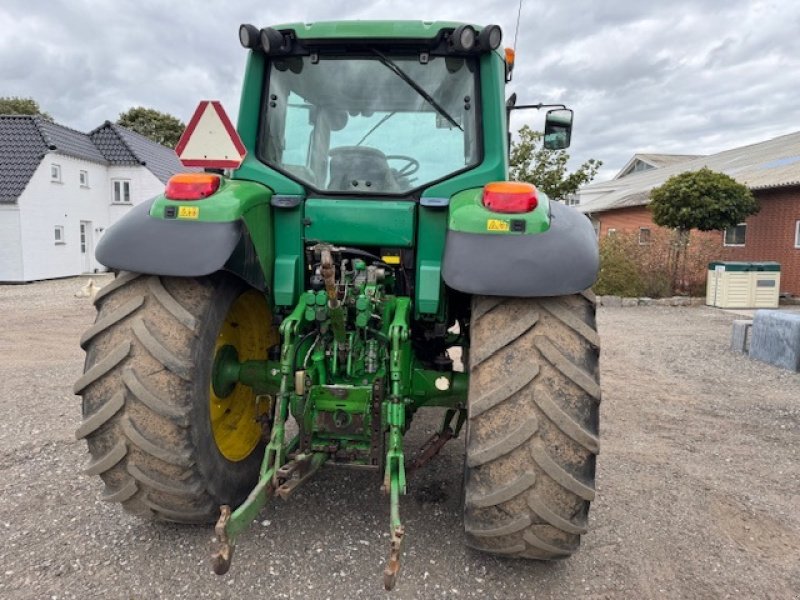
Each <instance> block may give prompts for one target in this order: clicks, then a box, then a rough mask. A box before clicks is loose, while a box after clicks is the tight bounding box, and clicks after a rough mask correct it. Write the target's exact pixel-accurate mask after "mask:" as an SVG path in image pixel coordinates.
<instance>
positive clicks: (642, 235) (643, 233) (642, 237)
mask: <svg viewBox="0 0 800 600" xmlns="http://www.w3.org/2000/svg"><path fill="white" fill-rule="evenodd" d="M649 243H650V228H649V227H639V245H640V246H646V245H647V244H649Z"/></svg>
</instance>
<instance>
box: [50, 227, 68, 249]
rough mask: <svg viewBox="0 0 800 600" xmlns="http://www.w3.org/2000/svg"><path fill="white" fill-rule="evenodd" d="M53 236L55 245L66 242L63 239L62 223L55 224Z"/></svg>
mask: <svg viewBox="0 0 800 600" xmlns="http://www.w3.org/2000/svg"><path fill="white" fill-rule="evenodd" d="M53 237H54V238H55V242H56V245H58V244H66V242H65V241H64V226H63V225H56V226H55V228H54V229H53Z"/></svg>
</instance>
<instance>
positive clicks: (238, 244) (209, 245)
mask: <svg viewBox="0 0 800 600" xmlns="http://www.w3.org/2000/svg"><path fill="white" fill-rule="evenodd" d="M155 200H156V198H153V199H151V200H148V201H146V202H142V203H141V204H137V205H136V206H134V207H133V208H132V209H131V210H130V211H129V212H128V213H127V214H126V215H125V216H124V217H122V218H121V219H120V220H119V221H117V222H116V223H115V224H114V225H112V226H111V227H109V228H108V229H107V230H106V232H105V234H104V235H103V237H102V238H101V239H100V241H99V242H98V244H97V249H96V251H95V256H96V258H97V260H98V262H100V263H101V264H103V265H105V266H106V267H108V268H110V269H115V270H124V271H134V272H136V273H147V274H151V275H166V276H173V277H202V276H203V275H210V274H211V273H214V272H216V271H219V270H222V269H224V268H225V267H226V264H227V263H228V262H229V259H231V258H232V257H234V258H236V260H235V262H236V263H237V265H239V267H238V268H237V269H236V271H235V272H236V274H237V275H239V276H240V277H242V278H243V279H245V280H247V281H248V282H249V283H250V284H251V285H254V286H255V287H257V288H259V289H261V290H263V289H265V282H264V276H263V274H262V273H261V270H260V269H258V268H256V269H254V268H252V266H253V264H255V265H257V262H258V261H257V258H256V256H255V251H254V250H253V248H252V242H251V241H250V236H249V235H247V234H246V233H245V226H244V224H243V223H242V222H241V221H238V220H237V221H231V222H224V223H208V222H202V221H189V220H183V219H156V218H153V217H151V216H150V209H151V207H152V206H153V203H154V202H155ZM234 253H236V254H234ZM242 265H244V267H245V268H244V269H242ZM241 271H244V272H241Z"/></svg>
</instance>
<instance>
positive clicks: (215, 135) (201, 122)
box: [175, 100, 247, 169]
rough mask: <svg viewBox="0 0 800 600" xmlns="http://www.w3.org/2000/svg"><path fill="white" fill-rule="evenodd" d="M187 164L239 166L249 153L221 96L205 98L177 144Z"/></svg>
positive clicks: (185, 165) (177, 150)
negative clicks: (226, 111)
mask: <svg viewBox="0 0 800 600" xmlns="http://www.w3.org/2000/svg"><path fill="white" fill-rule="evenodd" d="M175 154H177V155H178V158H179V159H180V161H181V163H182V164H183V166H184V167H208V168H213V169H236V168H238V167H239V165H241V164H242V161H243V160H244V157H245V156H246V155H247V149H246V148H245V147H244V144H243V143H242V138H240V137H239V134H238V133H236V129H234V127H233V124H232V123H231V120H230V119H229V118H228V115H227V114H226V113H225V109H224V108H222V104H220V102H219V100H203V101H202V102H200V104H199V105H198V106H197V110H195V111H194V114H193V115H192V118H191V119H190V120H189V124H188V125H187V126H186V131H184V132H183V135H182V136H181V139H180V140H179V141H178V145H177V146H175Z"/></svg>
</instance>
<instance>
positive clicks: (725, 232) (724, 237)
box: [722, 223, 747, 248]
mask: <svg viewBox="0 0 800 600" xmlns="http://www.w3.org/2000/svg"><path fill="white" fill-rule="evenodd" d="M734 227H744V243H742V244H729V243H728V240H727V238H728V230H729V229H732V227H726V228H725V229H723V230H722V245H723V246H725V247H727V248H744V247H745V246H746V245H747V223H737V224H736V225H734Z"/></svg>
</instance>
